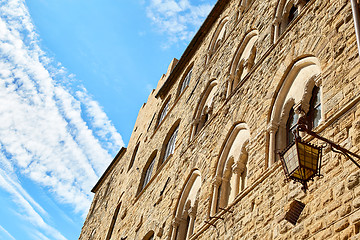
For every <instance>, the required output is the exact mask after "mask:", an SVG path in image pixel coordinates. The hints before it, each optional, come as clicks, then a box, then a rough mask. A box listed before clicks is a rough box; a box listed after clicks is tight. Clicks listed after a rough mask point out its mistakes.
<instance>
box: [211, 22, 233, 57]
mask: <svg viewBox="0 0 360 240" xmlns="http://www.w3.org/2000/svg"><path fill="white" fill-rule="evenodd" d="M228 23H229V17H224V18H223V19H222V20H221V21H220V23H219V24H218V26H217V28H216V30H215V32H214V34H213V37H212V38H211V41H210V44H209V48H208V56H207V62H208V61H209V60H210V59H211V57H212V56H213V55H214V53H215V52H216V50H217V49H218V48H219V47H220V46H221V44H222V43H223V42H224V40H225V38H226V36H227V34H228V33H227V31H228V30H227V25H228Z"/></svg>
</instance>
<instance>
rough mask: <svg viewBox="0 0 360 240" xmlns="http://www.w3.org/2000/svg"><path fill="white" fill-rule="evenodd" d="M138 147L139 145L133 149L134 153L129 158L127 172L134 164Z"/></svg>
mask: <svg viewBox="0 0 360 240" xmlns="http://www.w3.org/2000/svg"><path fill="white" fill-rule="evenodd" d="M139 146H140V143H138V144H136V147H135V149H134V152H133V154H132V156H131V160H130V163H129V167H128V171H129V170H130V169H131V168H132V166H133V165H134V162H135V158H136V154H137V152H138V150H139Z"/></svg>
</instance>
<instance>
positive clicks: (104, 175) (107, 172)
mask: <svg viewBox="0 0 360 240" xmlns="http://www.w3.org/2000/svg"><path fill="white" fill-rule="evenodd" d="M126 149H127V148H125V147H122V148H121V149H120V151H119V152H118V154H116V156H115V158H114V159H113V160H112V162H111V163H110V165H109V166H108V167H107V168H106V170H105V172H104V173H103V175H102V176H101V177H100V179H99V181H98V182H97V183H96V184H95V186H94V187H93V188H92V189H91V192H92V193H96V191H97V190H98V189H99V187H100V186H101V184H102V183H103V182H104V180H105V178H106V177H107V176H108V175H109V173H110V172H111V170H113V169H114V167H115V165H116V163H118V162H119V160H120V159H121V158H122V157H123V156H124V154H125V152H126Z"/></svg>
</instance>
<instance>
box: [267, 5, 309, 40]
mask: <svg viewBox="0 0 360 240" xmlns="http://www.w3.org/2000/svg"><path fill="white" fill-rule="evenodd" d="M308 2H310V0H300V1H294V0H290V1H278V6H277V8H276V13H275V20H274V23H273V29H274V32H273V34H274V42H276V40H277V39H278V38H279V37H280V35H281V34H282V33H283V32H284V31H285V30H286V28H287V27H288V26H289V24H290V23H291V22H292V21H293V20H294V19H295V18H296V17H297V16H298V15H299V13H300V12H301V10H302V9H303V7H304V6H305V5H306V4H307V3H308Z"/></svg>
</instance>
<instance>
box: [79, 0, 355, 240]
mask: <svg viewBox="0 0 360 240" xmlns="http://www.w3.org/2000/svg"><path fill="white" fill-rule="evenodd" d="M219 2H228V3H227V4H226V7H225V8H224V10H223V11H220V12H216V11H213V12H212V17H216V21H215V22H214V24H213V25H212V26H211V28H210V30H209V31H208V32H206V33H205V36H204V38H202V39H201V41H200V40H199V41H200V42H199V43H198V46H197V47H194V49H192V50H191V54H190V55H188V56H187V57H185V58H182V59H180V61H186V62H185V63H186V64H185V65H186V67H185V68H184V69H182V70H181V71H182V73H181V74H179V76H175V77H176V81H175V82H174V84H172V85H171V88H170V89H169V90H168V91H166V92H165V93H164V94H163V95H161V96H163V97H159V96H158V97H156V96H157V94H158V92H159V91H163V89H162V88H161V87H162V86H163V84H164V82H165V81H167V79H168V77H169V75H170V74H171V72H172V71H171V70H172V67H174V65H175V64H174V63H172V64H171V65H170V66H169V70H168V72H167V74H165V75H164V76H162V78H161V79H160V81H159V84H158V87H157V88H156V89H155V90H154V91H153V92H152V93H151V94H150V96H149V98H148V101H147V103H145V104H144V105H143V106H142V107H141V109H140V111H139V115H138V118H137V121H136V123H135V127H134V131H133V133H132V136H131V139H130V142H129V144H128V147H127V150H126V152H125V154H124V155H123V156H122V157H121V158H120V159H116V160H117V161H118V162H117V164H116V165H115V166H114V167H113V168H112V169H110V170H109V171H107V172H106V177H104V178H102V179H101V181H100V182H99V183H98V184H97V185H96V187H95V188H94V192H95V196H94V201H93V203H92V206H91V208H90V210H89V214H88V216H87V218H86V221H85V223H84V227H83V229H82V232H81V235H80V239H84V240H85V239H86V240H87V239H102V240H104V239H106V237H107V236H109V228H110V226H111V223H112V221H113V220H114V219H115V220H116V221H115V224H113V231H112V239H131V240H132V239H134V240H141V239H144V237H145V236H146V235H147V234H148V233H150V232H151V231H153V232H154V239H172V240H173V238H172V234H173V231H174V230H173V229H174V226H175V225H176V213H175V212H176V208H177V206H179V204H180V203H179V201H180V199H181V195H182V194H183V191H184V189H186V186H185V185H186V183H187V182H188V179H189V177H190V176H191V174H192V173H193V172H194V169H197V170H198V171H199V172H200V175H201V187H200V190H199V192H198V194H197V210H196V218H195V224H194V230H193V234H192V236H191V237H190V239H209V240H212V239H214V240H215V239H216V240H218V239H226V240H229V239H246V240H248V239H358V238H359V236H358V235H359V234H358V232H357V231H358V230H359V226H358V225H359V224H360V217H359V216H358V215H359V207H360V181H359V179H360V173H359V171H358V169H357V168H356V166H354V164H353V163H351V161H350V160H348V159H346V158H345V157H344V156H342V155H340V154H339V153H334V152H332V151H331V149H330V148H325V149H324V150H323V155H324V156H323V163H322V170H321V173H322V174H323V177H321V178H315V181H314V182H310V183H309V186H308V187H309V188H308V191H307V192H306V193H304V192H303V191H302V190H301V186H300V185H299V184H297V183H291V182H290V183H288V182H285V181H284V180H285V176H284V174H283V170H282V168H281V163H280V162H279V161H276V162H275V163H271V162H270V157H269V156H270V155H271V152H272V151H274V150H281V149H270V145H271V140H270V131H271V129H270V128H269V122H270V120H271V117H272V116H271V112H272V109H273V108H274V104H275V101H276V96H277V94H278V93H279V92H280V90H281V86H282V84H283V83H284V81H285V77H286V75H287V74H288V73H289V72H291V66H293V64H294V63H295V62H297V61H299V60H301V59H304V58H307V57H315V58H316V59H317V60H318V61H319V64H320V66H321V73H320V74H319V75H317V76H316V78H315V80H314V81H315V82H316V83H319V85H320V86H321V96H322V97H321V108H322V112H323V115H322V118H321V122H320V125H319V126H318V127H316V128H315V129H314V131H316V132H317V133H318V134H320V135H322V136H324V137H326V138H328V139H330V140H332V141H334V142H336V143H339V144H340V145H341V146H343V147H346V148H348V149H350V150H351V151H353V152H357V153H359V147H360V131H359V129H360V104H359V101H360V97H359V86H360V77H359V72H360V63H359V57H358V53H357V46H356V39H355V33H354V27H353V22H352V17H351V6H350V2H349V1H338V0H337V1H335V0H310V1H309V2H308V3H307V4H306V5H305V6H304V7H303V8H302V10H301V11H300V12H299V16H298V17H297V18H295V19H294V20H293V21H292V22H291V23H290V24H289V26H288V27H287V28H285V30H284V31H283V33H282V34H281V35H279V36H278V39H277V40H276V41H275V42H274V41H273V39H274V27H273V26H274V25H273V24H274V16H275V11H276V7H277V6H278V3H279V2H283V1H278V0H268V1H263V0H253V1H249V2H251V4H249V6H246V7H245V8H244V9H242V10H241V7H240V3H241V2H242V1H240V0H231V1H223V0H219ZM219 2H218V3H219ZM286 2H288V1H286ZM298 2H301V1H298ZM215 10H216V7H215ZM226 17H228V19H229V20H228V24H227V29H226V34H225V36H224V37H223V39H222V40H221V41H220V42H219V46H218V48H217V49H216V50H215V51H213V52H211V51H209V45H210V43H211V42H212V41H213V37H214V34H215V33H216V30H217V26H218V25H219V24H220V23H221V21H222V20H223V19H224V18H226ZM252 30H257V31H258V38H257V40H256V42H255V44H254V46H255V49H256V55H255V56H254V65H253V66H252V67H251V69H250V70H249V72H248V74H246V75H245V76H244V77H243V78H242V79H241V81H240V82H239V84H238V85H237V86H235V87H234V90H233V91H232V92H231V93H230V94H227V89H228V85H227V83H228V82H227V81H228V80H229V78H230V68H231V64H232V60H233V58H234V56H235V55H236V53H237V49H238V46H239V45H241V44H242V42H243V41H244V37H245V36H246V34H247V33H249V32H251V31H252ZM210 56H211V57H210ZM192 64H193V68H192V76H191V81H190V83H189V86H188V87H186V88H185V90H184V91H183V92H182V93H181V94H180V95H179V96H177V94H178V93H179V89H180V86H181V82H182V80H183V79H184V78H185V75H186V73H187V71H188V70H189V67H191V66H192ZM213 79H216V81H217V91H216V92H215V95H214V98H213V103H212V111H211V115H210V117H209V119H208V120H207V121H206V123H205V126H204V127H202V129H201V130H200V131H199V132H198V133H197V134H192V131H193V130H192V129H193V126H194V123H195V122H196V121H195V120H194V119H195V111H196V109H197V106H198V105H199V101H200V99H201V97H202V96H203V95H204V91H205V90H206V89H207V87H208V84H209V82H210V81H211V80H213ZM168 99H169V110H168V113H167V115H166V116H165V118H164V119H163V120H162V121H161V123H158V119H159V115H160V111H161V109H162V108H163V107H164V103H165V102H166V101H167V100H168ZM177 123H179V130H178V135H177V138H176V144H175V149H174V152H173V154H172V155H171V156H170V157H169V158H168V159H167V160H166V161H165V162H164V163H163V164H161V160H160V159H161V158H162V156H163V155H164V151H165V150H164V149H165V147H166V144H167V141H168V140H169V139H168V138H169V137H170V136H169V134H170V133H171V130H172V128H173V127H174V126H175V125H176V124H177ZM239 123H246V125H247V126H248V128H249V129H248V131H249V132H250V137H249V139H248V143H247V145H246V147H245V148H246V149H245V150H246V152H247V166H246V168H247V176H246V187H245V188H244V189H242V190H241V191H240V192H239V194H237V195H236V196H235V197H234V199H233V201H232V202H229V203H228V205H227V207H226V209H228V210H229V211H228V210H220V211H218V212H217V214H216V216H217V217H219V218H213V217H214V216H213V214H212V212H211V211H212V210H211V204H212V201H213V199H212V197H213V194H214V177H215V176H216V171H217V168H218V164H219V161H220V160H219V159H220V158H221V153H222V151H223V148H224V147H225V146H226V142H227V141H228V139H229V133H230V132H231V131H232V128H233V127H234V125H236V124H239ZM269 129H270V130H269ZM305 140H306V141H311V142H312V143H314V144H323V143H322V142H321V141H317V140H312V139H310V138H309V137H305ZM138 144H139V147H138V151H137V153H136V157H135V159H134V163H133V166H132V167H130V168H129V166H130V161H131V159H132V156H133V154H134V150H135V148H136V146H137V145H138ZM155 150H157V152H156V157H155V165H154V168H153V172H152V176H151V180H150V181H149V183H148V184H147V185H146V187H145V188H144V189H142V190H141V188H140V187H139V186H141V185H140V184H141V179H142V177H143V175H144V171H145V169H146V167H147V166H148V164H149V160H151V159H150V156H152V154H153V153H154V151H155ZM140 190H141V191H140ZM294 199H297V200H300V201H302V202H303V203H305V204H306V206H305V209H304V211H303V212H302V214H301V216H300V218H299V220H298V222H297V224H296V225H295V226H293V225H292V224H290V223H289V222H287V221H286V220H285V219H284V216H285V213H286V209H287V208H288V205H289V203H290V202H292V200H294ZM117 207H118V210H119V213H118V214H117V215H116V214H115V213H116V209H117ZM114 215H115V218H114ZM210 216H211V217H212V218H210ZM221 218H222V219H221ZM179 239H180V238H179Z"/></svg>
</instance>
